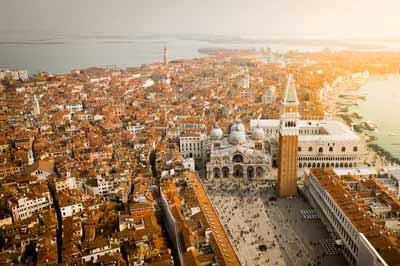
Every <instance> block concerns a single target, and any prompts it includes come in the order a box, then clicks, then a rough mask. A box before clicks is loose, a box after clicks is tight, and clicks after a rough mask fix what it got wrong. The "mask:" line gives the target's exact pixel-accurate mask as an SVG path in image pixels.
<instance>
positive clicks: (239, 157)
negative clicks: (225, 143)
mask: <svg viewBox="0 0 400 266" xmlns="http://www.w3.org/2000/svg"><path fill="white" fill-rule="evenodd" d="M232 161H233V162H234V163H243V156H242V155H241V154H235V155H234V156H233V159H232Z"/></svg>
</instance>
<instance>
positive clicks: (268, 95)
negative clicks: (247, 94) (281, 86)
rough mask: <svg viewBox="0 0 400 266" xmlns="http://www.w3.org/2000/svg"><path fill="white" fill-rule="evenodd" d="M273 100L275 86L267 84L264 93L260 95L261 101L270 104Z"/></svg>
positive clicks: (274, 98) (274, 97)
mask: <svg viewBox="0 0 400 266" xmlns="http://www.w3.org/2000/svg"><path fill="white" fill-rule="evenodd" d="M275 100H276V87H275V86H269V87H268V88H267V89H265V91H264V94H263V96H262V103H264V104H271V103H274V102H275Z"/></svg>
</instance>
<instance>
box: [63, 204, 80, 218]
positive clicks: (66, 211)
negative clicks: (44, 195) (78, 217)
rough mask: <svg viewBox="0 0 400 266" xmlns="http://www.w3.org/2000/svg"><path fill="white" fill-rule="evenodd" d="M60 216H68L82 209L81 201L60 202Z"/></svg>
mask: <svg viewBox="0 0 400 266" xmlns="http://www.w3.org/2000/svg"><path fill="white" fill-rule="evenodd" d="M60 210H61V216H62V218H63V219H64V218H66V217H70V216H73V215H75V214H76V213H79V212H81V211H83V210H84V208H83V204H82V202H75V203H70V202H68V201H61V202H60Z"/></svg>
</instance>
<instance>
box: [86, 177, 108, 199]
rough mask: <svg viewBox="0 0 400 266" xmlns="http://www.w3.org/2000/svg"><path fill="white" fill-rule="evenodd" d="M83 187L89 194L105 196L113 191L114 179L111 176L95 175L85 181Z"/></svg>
mask: <svg viewBox="0 0 400 266" xmlns="http://www.w3.org/2000/svg"><path fill="white" fill-rule="evenodd" d="M84 187H85V191H86V193H88V194H90V195H94V196H105V195H107V194H109V193H111V192H112V191H113V189H114V180H113V179H111V178H105V177H101V176H96V177H95V178H92V179H89V180H88V181H86V183H85V184H84Z"/></svg>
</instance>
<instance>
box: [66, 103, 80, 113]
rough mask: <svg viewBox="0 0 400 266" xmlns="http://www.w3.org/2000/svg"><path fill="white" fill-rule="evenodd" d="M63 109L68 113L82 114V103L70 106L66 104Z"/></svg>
mask: <svg viewBox="0 0 400 266" xmlns="http://www.w3.org/2000/svg"><path fill="white" fill-rule="evenodd" d="M65 109H67V110H68V111H70V112H82V111H83V105H82V103H71V104H67V105H66V106H65Z"/></svg>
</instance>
